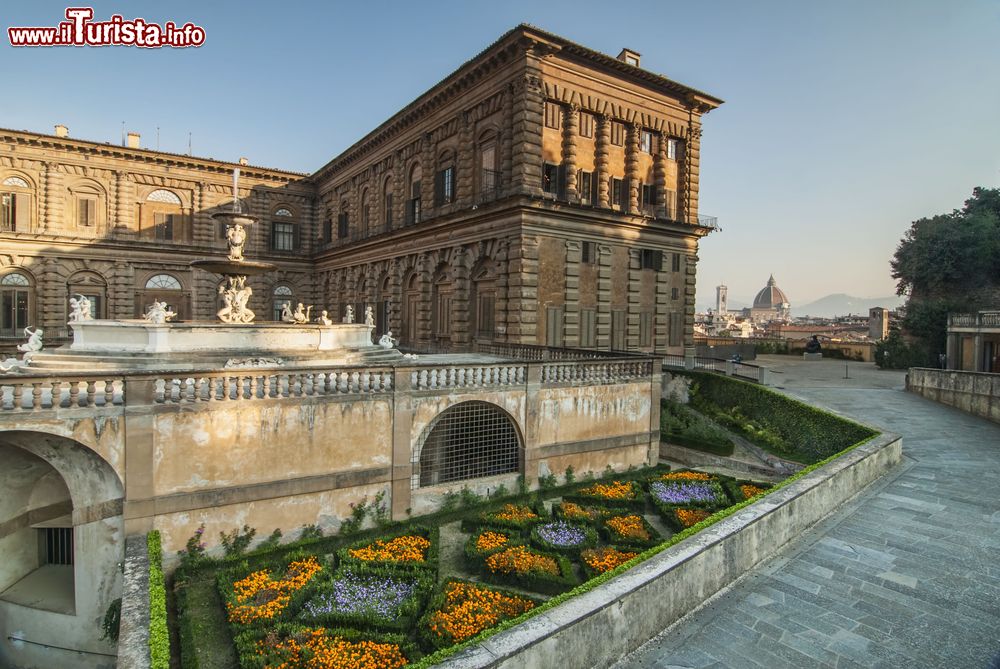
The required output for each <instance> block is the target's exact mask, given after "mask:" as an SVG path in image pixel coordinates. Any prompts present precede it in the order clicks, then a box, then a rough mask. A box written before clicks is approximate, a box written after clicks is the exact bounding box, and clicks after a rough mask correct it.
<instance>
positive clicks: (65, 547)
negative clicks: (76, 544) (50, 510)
mask: <svg viewBox="0 0 1000 669" xmlns="http://www.w3.org/2000/svg"><path fill="white" fill-rule="evenodd" d="M44 532H45V564H67V565H71V564H73V528H72V527H46V528H45V529H44Z"/></svg>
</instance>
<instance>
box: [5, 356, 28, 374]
mask: <svg viewBox="0 0 1000 669" xmlns="http://www.w3.org/2000/svg"><path fill="white" fill-rule="evenodd" d="M23 364H24V363H22V362H21V361H20V360H18V359H17V358H7V359H6V360H4V361H3V362H0V374H7V373H8V372H17V371H19V370H20V369H21V366H22V365H23Z"/></svg>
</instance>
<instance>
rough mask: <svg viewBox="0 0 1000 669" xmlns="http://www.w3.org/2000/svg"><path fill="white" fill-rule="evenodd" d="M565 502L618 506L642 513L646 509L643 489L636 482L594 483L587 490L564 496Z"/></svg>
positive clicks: (583, 489)
mask: <svg viewBox="0 0 1000 669" xmlns="http://www.w3.org/2000/svg"><path fill="white" fill-rule="evenodd" d="M563 501H569V502H575V503H577V504H596V505H599V506H618V507H625V508H628V509H636V510H640V511H641V510H643V509H645V508H646V499H645V496H644V495H643V494H642V487H641V486H640V485H639V484H638V483H637V482H635V481H608V482H607V483H594V484H592V485H589V486H587V487H586V488H581V489H580V490H578V491H577V492H576V494H574V495H566V496H564V497H563Z"/></svg>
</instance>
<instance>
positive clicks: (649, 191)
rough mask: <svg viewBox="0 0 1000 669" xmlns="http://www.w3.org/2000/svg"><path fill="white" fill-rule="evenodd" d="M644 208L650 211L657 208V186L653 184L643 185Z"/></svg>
mask: <svg viewBox="0 0 1000 669" xmlns="http://www.w3.org/2000/svg"><path fill="white" fill-rule="evenodd" d="M642 206H643V208H646V209H650V208H652V207H654V206H656V186H655V185H653V184H643V185H642Z"/></svg>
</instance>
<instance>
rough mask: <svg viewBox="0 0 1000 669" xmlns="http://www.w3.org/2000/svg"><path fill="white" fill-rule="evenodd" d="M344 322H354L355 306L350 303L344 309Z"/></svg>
mask: <svg viewBox="0 0 1000 669" xmlns="http://www.w3.org/2000/svg"><path fill="white" fill-rule="evenodd" d="M344 322H345V323H353V322H354V307H352V306H351V305H349V304H348V305H347V308H346V309H345V310H344Z"/></svg>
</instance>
